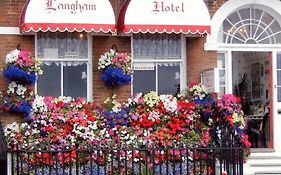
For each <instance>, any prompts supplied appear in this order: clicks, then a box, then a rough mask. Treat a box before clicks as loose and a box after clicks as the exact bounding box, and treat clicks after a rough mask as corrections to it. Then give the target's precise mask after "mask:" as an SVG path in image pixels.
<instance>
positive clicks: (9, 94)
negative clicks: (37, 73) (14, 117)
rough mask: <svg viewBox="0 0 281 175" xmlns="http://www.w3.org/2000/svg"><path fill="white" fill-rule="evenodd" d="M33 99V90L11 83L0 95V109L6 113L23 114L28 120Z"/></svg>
mask: <svg viewBox="0 0 281 175" xmlns="http://www.w3.org/2000/svg"><path fill="white" fill-rule="evenodd" d="M34 98H35V94H34V92H33V90H31V89H28V88H27V87H26V86H25V85H21V84H17V83H16V82H14V81H12V82H11V83H10V84H9V85H8V89H7V90H3V92H2V93H1V94H0V109H1V110H3V111H6V112H14V113H18V114H23V115H24V116H25V117H26V119H28V118H29V114H30V112H31V106H32V103H33V100H34Z"/></svg>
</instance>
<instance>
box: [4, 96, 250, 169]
mask: <svg viewBox="0 0 281 175" xmlns="http://www.w3.org/2000/svg"><path fill="white" fill-rule="evenodd" d="M190 95H191V97H190V96H189V95H178V96H176V97H174V96H171V95H160V96H158V95H157V94H156V93H155V92H150V93H148V94H141V93H140V94H136V95H135V96H132V97H131V98H129V99H128V100H127V101H126V102H124V103H123V104H122V105H121V104H120V103H118V102H117V101H116V96H115V95H113V97H111V98H109V99H107V100H106V101H105V106H104V108H102V107H99V106H96V105H95V104H94V102H87V101H86V100H85V99H81V98H78V99H73V98H71V97H59V98H53V97H40V96H36V99H35V100H34V103H33V104H32V110H31V111H32V112H31V116H32V122H31V123H23V124H16V123H13V124H11V125H8V126H7V127H6V129H5V131H6V132H5V136H6V140H7V143H8V148H9V149H14V150H15V149H26V150H36V148H38V147H40V148H41V149H43V150H44V149H47V150H58V151H59V150H62V149H67V150H69V152H59V155H58V157H57V158H56V157H55V156H52V155H50V154H47V155H44V153H40V152H38V153H32V154H29V156H23V157H22V158H21V159H22V160H23V161H25V162H28V164H29V165H30V166H35V165H36V166H38V165H40V166H45V165H48V166H49V165H54V164H55V160H58V161H59V163H60V164H61V165H65V166H70V164H71V162H72V163H74V162H75V161H78V160H79V161H80V162H79V163H80V164H87V162H88V161H89V160H93V161H94V162H95V163H96V164H97V165H99V166H103V165H105V164H106V163H111V162H112V161H114V160H116V159H118V160H121V161H122V160H124V159H125V158H127V159H129V160H131V159H132V162H133V163H147V164H151V163H153V164H154V165H155V166H157V165H162V164H166V163H165V161H166V159H168V160H169V161H171V162H174V163H175V162H180V161H184V160H190V161H192V160H199V159H210V158H211V157H209V156H208V154H207V153H204V156H202V157H200V156H198V155H199V154H201V153H199V152H187V150H181V151H179V150H173V151H170V152H169V155H170V156H169V157H167V156H166V154H167V153H166V152H165V151H160V150H159V151H158V150H154V151H153V154H154V157H153V159H150V158H146V159H145V158H143V153H141V152H139V151H137V150H135V151H129V152H126V153H125V151H123V150H122V149H127V148H143V147H146V148H148V150H150V149H151V151H152V150H153V149H154V148H156V147H157V148H167V147H171V146H173V147H199V148H200V147H203V148H205V147H208V146H209V145H212V144H214V142H213V138H214V136H213V135H212V134H213V133H218V134H217V136H216V137H219V136H218V135H219V130H217V128H218V124H222V123H220V122H225V123H227V125H229V126H230V127H232V128H233V129H235V130H236V131H237V132H236V134H237V136H238V137H239V138H240V139H241V143H242V144H243V146H244V148H245V150H247V149H248V148H249V146H250V145H249V143H248V140H247V136H246V135H245V134H244V131H243V129H244V122H243V115H242V112H241V110H240V108H239V105H238V104H235V103H232V102H233V99H234V97H233V96H230V95H226V96H225V97H223V98H222V99H221V100H217V101H215V100H213V101H211V100H209V99H208V95H207V93H206V96H205V97H204V98H202V99H201V100H202V101H204V100H205V99H207V100H206V101H207V102H206V103H208V104H206V105H201V104H196V103H195V102H194V100H195V99H194V98H192V97H193V95H196V94H190ZM206 116H207V119H206ZM238 129H239V130H238ZM19 145H20V147H19ZM89 147H90V148H99V149H102V148H116V149H121V151H120V152H119V153H120V154H119V155H118V156H117V155H114V156H113V158H112V157H111V156H112V154H113V153H108V152H106V151H102V150H101V151H98V152H97V151H96V152H92V153H83V154H78V153H77V152H76V150H77V149H89ZM148 152H149V151H148ZM151 153H152V152H149V153H147V154H148V155H149V154H151ZM197 154H198V155H197ZM247 154H248V152H246V154H245V156H247ZM77 158H78V159H77ZM113 159H114V160H113ZM138 165H139V164H138ZM194 165H196V166H197V164H194ZM127 166H128V167H130V166H132V164H128V165H127ZM198 166H199V164H198ZM201 166H204V170H207V169H208V171H209V172H210V171H211V170H209V169H210V167H208V166H207V164H204V163H202V165H201ZM101 169H102V168H101ZM140 169H141V168H140ZM120 171H121V170H120ZM159 171H160V170H159ZM98 174H99V173H98ZM197 174H199V173H197Z"/></svg>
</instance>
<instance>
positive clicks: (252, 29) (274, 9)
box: [204, 0, 281, 154]
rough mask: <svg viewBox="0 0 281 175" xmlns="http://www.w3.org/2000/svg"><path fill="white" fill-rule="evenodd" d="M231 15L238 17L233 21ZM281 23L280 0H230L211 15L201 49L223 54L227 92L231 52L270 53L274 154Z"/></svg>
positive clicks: (279, 122) (279, 135)
mask: <svg viewBox="0 0 281 175" xmlns="http://www.w3.org/2000/svg"><path fill="white" fill-rule="evenodd" d="M247 10H248V11H249V13H247ZM234 18H237V19H236V21H235V19H234ZM280 24H281V2H280V1H279V0H266V1H264V0H243V1H241V0H229V1H227V2H226V3H224V4H223V5H222V6H221V7H220V9H218V10H217V12H216V13H215V15H214V16H213V18H212V20H211V34H210V35H208V36H207V41H206V43H205V46H204V49H205V50H213V51H217V52H218V53H224V54H225V63H226V65H225V69H226V73H225V81H226V93H233V92H232V86H233V79H232V72H233V71H234V70H232V59H233V58H232V55H233V52H236V51H242V52H243V51H245V52H269V53H270V54H271V65H270V70H271V74H270V75H271V77H270V84H271V85H270V104H271V115H272V116H271V122H272V127H273V129H272V133H273V142H272V143H273V145H272V146H273V148H274V150H275V152H276V153H280V154H281V132H280V128H281V32H280V26H281V25H280ZM275 30H276V31H275ZM279 57H280V58H279ZM279 59H280V60H279ZM279 66H280V67H279ZM278 97H280V98H279V99H278Z"/></svg>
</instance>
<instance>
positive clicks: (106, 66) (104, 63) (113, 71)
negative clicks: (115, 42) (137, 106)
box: [98, 49, 132, 88]
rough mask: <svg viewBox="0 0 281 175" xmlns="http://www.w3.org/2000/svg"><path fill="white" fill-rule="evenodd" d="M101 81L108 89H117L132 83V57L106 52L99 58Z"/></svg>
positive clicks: (111, 51) (112, 51) (113, 51)
mask: <svg viewBox="0 0 281 175" xmlns="http://www.w3.org/2000/svg"><path fill="white" fill-rule="evenodd" d="M98 69H99V70H100V71H101V73H102V74H101V80H102V81H103V82H104V84H105V86H106V87H108V88H117V87H120V86H124V85H128V84H130V83H131V74H132V70H131V57H130V56H129V55H128V54H126V53H118V52H116V51H115V50H112V49H111V50H110V51H109V52H105V53H104V54H103V55H101V57H100V58H99V63H98Z"/></svg>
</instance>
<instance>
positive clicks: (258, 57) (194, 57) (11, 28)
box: [0, 0, 281, 148]
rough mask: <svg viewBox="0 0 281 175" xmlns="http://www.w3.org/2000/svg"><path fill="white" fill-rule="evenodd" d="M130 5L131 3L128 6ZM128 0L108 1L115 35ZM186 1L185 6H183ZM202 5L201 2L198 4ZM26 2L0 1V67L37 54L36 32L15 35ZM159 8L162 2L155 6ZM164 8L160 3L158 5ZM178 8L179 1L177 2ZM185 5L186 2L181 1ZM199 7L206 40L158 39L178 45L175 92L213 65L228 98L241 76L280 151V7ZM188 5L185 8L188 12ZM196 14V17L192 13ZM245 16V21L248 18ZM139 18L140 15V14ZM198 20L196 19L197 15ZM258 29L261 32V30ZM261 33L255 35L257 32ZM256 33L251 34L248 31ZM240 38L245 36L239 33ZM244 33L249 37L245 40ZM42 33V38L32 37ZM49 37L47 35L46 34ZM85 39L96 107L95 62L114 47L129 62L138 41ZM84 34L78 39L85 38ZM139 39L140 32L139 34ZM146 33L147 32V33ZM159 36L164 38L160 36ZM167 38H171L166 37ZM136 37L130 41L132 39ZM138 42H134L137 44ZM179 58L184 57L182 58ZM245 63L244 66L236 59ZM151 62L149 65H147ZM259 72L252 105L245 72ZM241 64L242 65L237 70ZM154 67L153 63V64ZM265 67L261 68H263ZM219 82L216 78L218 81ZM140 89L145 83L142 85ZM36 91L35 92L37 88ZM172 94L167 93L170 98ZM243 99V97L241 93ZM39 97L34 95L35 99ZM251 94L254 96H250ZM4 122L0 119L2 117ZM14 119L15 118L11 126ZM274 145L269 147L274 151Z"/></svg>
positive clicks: (248, 0)
mask: <svg viewBox="0 0 281 175" xmlns="http://www.w3.org/2000/svg"><path fill="white" fill-rule="evenodd" d="M131 1H133V0H131ZM131 1H130V0H110V1H109V2H110V3H111V6H112V9H113V11H114V15H115V22H116V28H117V29H119V27H120V26H119V24H118V22H119V20H118V17H119V16H120V11H121V12H122V7H123V5H124V4H126V3H130V2H131ZM186 1H187V0H186ZM202 1H203V0H202ZM26 2H29V1H26V0H0V64H1V65H4V63H5V56H6V54H7V53H8V52H9V51H11V50H13V49H15V48H16V46H17V45H18V44H20V45H21V48H22V49H23V50H30V51H31V52H32V53H37V51H36V48H37V45H36V42H37V39H36V34H37V32H33V31H32V32H24V33H22V34H21V32H20V27H21V26H20V25H19V21H20V17H21V12H22V10H23V7H24V5H25V3H26ZM161 2H162V1H161ZM163 2H164V1H163ZM177 2H179V1H177ZM187 2H189V1H187ZM204 3H205V5H206V6H207V8H208V13H209V16H210V21H211V24H210V28H211V32H210V33H208V34H206V33H205V34H203V35H201V34H198V33H196V34H191V33H188V34H182V33H180V32H179V33H180V34H167V35H166V34H163V35H165V36H167V37H168V38H169V36H173V37H175V38H177V37H179V36H180V37H181V39H180V40H181V42H182V43H184V45H183V47H184V48H181V56H182V55H184V57H183V58H182V62H180V63H181V64H184V65H181V66H183V67H185V68H184V69H181V71H182V70H184V71H183V72H180V79H184V81H181V84H180V85H181V89H184V88H185V87H186V84H188V83H190V82H200V81H201V78H202V77H201V75H202V72H203V71H204V70H208V69H213V68H217V67H218V64H224V65H223V66H222V67H219V68H218V69H219V70H220V71H221V72H223V75H222V78H223V80H222V85H221V84H220V85H218V86H219V87H218V88H224V90H223V92H221V93H234V88H233V87H234V86H235V85H236V84H237V83H238V81H239V77H240V76H241V75H242V74H245V73H247V74H248V75H249V77H250V78H249V80H248V84H250V86H249V88H248V91H251V92H249V93H248V94H250V95H249V98H251V103H252V105H251V106H249V109H251V111H252V112H253V111H255V106H257V105H258V104H259V103H260V104H267V103H268V104H270V108H271V109H272V110H271V114H270V115H271V118H270V122H269V130H270V136H268V139H269V147H276V148H277V146H278V145H281V142H280V140H281V139H280V138H279V137H280V134H278V131H277V128H278V127H279V126H280V124H279V125H278V123H281V119H280V117H278V116H279V114H280V113H279V112H278V111H280V110H279V109H281V103H280V102H281V98H279V97H280V96H281V95H280V94H281V89H280V88H279V87H281V83H280V82H281V81H279V79H278V75H279V72H278V71H279V68H277V66H278V64H279V62H278V60H279V59H278V58H279V56H280V53H281V46H280V43H281V36H280V32H279V31H280V30H279V29H281V28H280V24H281V14H280V11H281V9H280V8H281V2H280V1H279V0H268V1H265V0H244V1H240V0H205V1H204ZM192 5H193V3H192V4H190V6H192ZM198 13H200V12H198ZM248 14H250V15H248ZM141 15H143V14H141ZM199 16H200V15H199ZM263 25H264V26H263ZM260 28H262V29H261V30H259V29H260ZM252 29H256V30H252ZM243 32H245V33H243ZM250 32H252V33H251V34H250ZM38 33H45V32H38ZM49 33H52V32H49ZM85 33H86V34H88V39H89V37H90V40H91V41H92V44H91V45H90V46H91V48H90V49H89V50H90V51H91V52H89V53H91V56H89V58H90V59H91V61H90V62H89V63H90V66H91V69H90V70H91V71H90V72H91V75H89V76H90V78H91V81H90V82H91V86H88V88H91V89H90V90H88V91H87V92H88V93H90V94H88V96H87V97H88V99H90V100H94V101H95V102H96V103H98V104H101V103H102V102H103V101H104V100H105V99H106V98H107V97H109V96H110V95H111V93H112V91H111V90H109V89H107V88H106V87H105V86H104V84H103V83H102V81H101V80H100V72H99V71H98V69H97V67H98V65H97V64H98V59H99V57H100V55H101V54H102V53H104V52H105V51H107V50H108V49H109V48H110V47H111V46H112V45H113V44H115V45H116V46H117V48H118V50H119V51H121V52H127V53H131V54H132V55H133V59H134V58H136V57H134V54H136V53H134V49H135V48H134V47H136V46H135V45H134V43H135V41H138V40H137V37H139V35H142V34H140V33H138V34H135V33H134V32H131V33H129V34H124V33H122V32H117V33H111V32H106V33H102V32H88V33H87V32H85ZM85 33H84V34H85ZM143 33H145V32H143ZM147 33H149V32H147ZM164 33H165V32H164ZM172 33H173V32H172ZM144 35H145V36H146V37H147V36H152V37H156V36H162V34H159V33H157V32H156V33H155V34H154V33H151V34H149V35H146V34H144ZM135 36H136V37H135ZM141 39H143V38H142V37H140V40H141ZM183 53H184V54H183ZM242 57H245V59H246V61H245V60H243V59H242ZM152 61H153V60H152ZM257 62H258V64H259V65H260V66H261V67H262V68H261V70H262V75H266V76H267V77H265V76H264V78H260V79H259V80H260V83H259V86H260V89H259V90H258V91H260V92H259V93H258V96H259V98H256V99H253V97H254V96H253V89H254V88H253V84H252V81H253V78H252V77H253V76H254V75H253V74H252V73H250V72H251V69H252V67H251V64H254V63H257ZM241 63H243V64H244V65H241ZM157 64H158V63H157ZM266 66H267V67H266ZM219 76H221V75H219ZM220 78H221V77H220ZM143 82H144V83H146V79H144V81H143ZM6 86H7V81H6V80H5V79H4V78H3V77H2V76H0V89H1V90H2V89H5V88H6ZM39 88H40V87H39ZM133 91H134V88H133V85H132V86H124V87H121V88H119V89H116V90H115V91H114V93H116V94H117V96H118V100H119V101H124V100H126V99H127V98H128V97H129V96H130V95H131V94H133V93H134V92H133ZM171 93H173V92H171ZM245 93H246V94H247V92H245ZM39 95H40V94H39ZM256 95H257V94H255V96H256ZM8 115H9V114H3V113H2V114H1V120H2V121H3V123H9V122H12V121H14V120H16V119H15V118H12V117H8ZM4 116H5V117H4ZM18 119H20V117H18V118H17V120H18ZM274 145H275V146H274Z"/></svg>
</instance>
